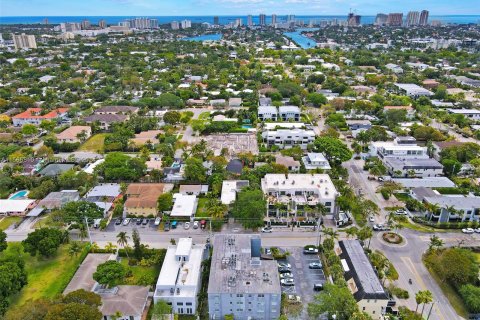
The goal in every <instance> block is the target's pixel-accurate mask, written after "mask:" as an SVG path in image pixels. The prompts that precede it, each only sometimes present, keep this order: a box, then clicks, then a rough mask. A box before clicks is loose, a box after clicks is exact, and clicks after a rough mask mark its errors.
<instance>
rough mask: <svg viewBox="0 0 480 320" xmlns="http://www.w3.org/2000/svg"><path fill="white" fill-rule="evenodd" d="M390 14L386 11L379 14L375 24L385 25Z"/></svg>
mask: <svg viewBox="0 0 480 320" xmlns="http://www.w3.org/2000/svg"><path fill="white" fill-rule="evenodd" d="M387 18H388V16H387V15H386V14H384V13H379V14H377V17H376V18H375V25H376V26H384V25H385V24H386V23H387Z"/></svg>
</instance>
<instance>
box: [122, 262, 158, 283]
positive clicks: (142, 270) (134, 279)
mask: <svg viewBox="0 0 480 320" xmlns="http://www.w3.org/2000/svg"><path fill="white" fill-rule="evenodd" d="M121 263H122V264H123V265H124V266H125V267H126V268H127V269H129V270H130V271H131V272H132V276H131V277H128V278H126V279H125V281H124V283H123V284H127V285H155V284H156V281H157V278H158V275H159V274H160V266H151V267H143V266H140V265H136V266H129V265H128V258H122V260H121Z"/></svg>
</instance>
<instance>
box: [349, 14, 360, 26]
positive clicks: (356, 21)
mask: <svg viewBox="0 0 480 320" xmlns="http://www.w3.org/2000/svg"><path fill="white" fill-rule="evenodd" d="M361 18H362V17H361V16H359V15H356V14H354V13H352V12H350V13H349V14H348V19H347V21H348V26H349V27H358V26H359V25H360V20H361Z"/></svg>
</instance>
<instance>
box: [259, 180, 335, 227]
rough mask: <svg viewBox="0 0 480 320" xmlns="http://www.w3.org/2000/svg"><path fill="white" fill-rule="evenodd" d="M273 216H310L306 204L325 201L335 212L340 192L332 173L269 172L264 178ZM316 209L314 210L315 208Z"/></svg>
mask: <svg viewBox="0 0 480 320" xmlns="http://www.w3.org/2000/svg"><path fill="white" fill-rule="evenodd" d="M261 187H262V191H263V193H264V194H265V197H266V198H267V215H268V216H269V217H277V218H280V217H288V216H295V217H300V216H307V215H308V214H307V212H306V211H305V208H306V207H310V208H313V209H314V208H315V207H318V205H320V204H321V205H323V206H324V207H325V209H326V211H327V213H330V214H332V213H334V211H335V200H336V198H337V196H338V195H339V193H338V192H337V189H336V188H335V186H334V184H333V183H332V180H331V179H330V176H329V175H328V174H288V175H285V174H267V175H265V177H263V178H262V180H261ZM312 213H313V212H312Z"/></svg>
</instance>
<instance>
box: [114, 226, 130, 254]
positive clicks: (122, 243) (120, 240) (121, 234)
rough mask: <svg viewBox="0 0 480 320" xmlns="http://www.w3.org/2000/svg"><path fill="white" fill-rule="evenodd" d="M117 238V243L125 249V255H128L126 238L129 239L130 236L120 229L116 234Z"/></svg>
mask: <svg viewBox="0 0 480 320" xmlns="http://www.w3.org/2000/svg"><path fill="white" fill-rule="evenodd" d="M117 239H118V240H117V243H118V245H119V246H121V247H123V248H124V249H125V253H126V254H127V257H128V239H130V237H129V236H128V234H127V233H126V232H125V231H121V232H119V233H118V234H117ZM128 258H129V257H128Z"/></svg>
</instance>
